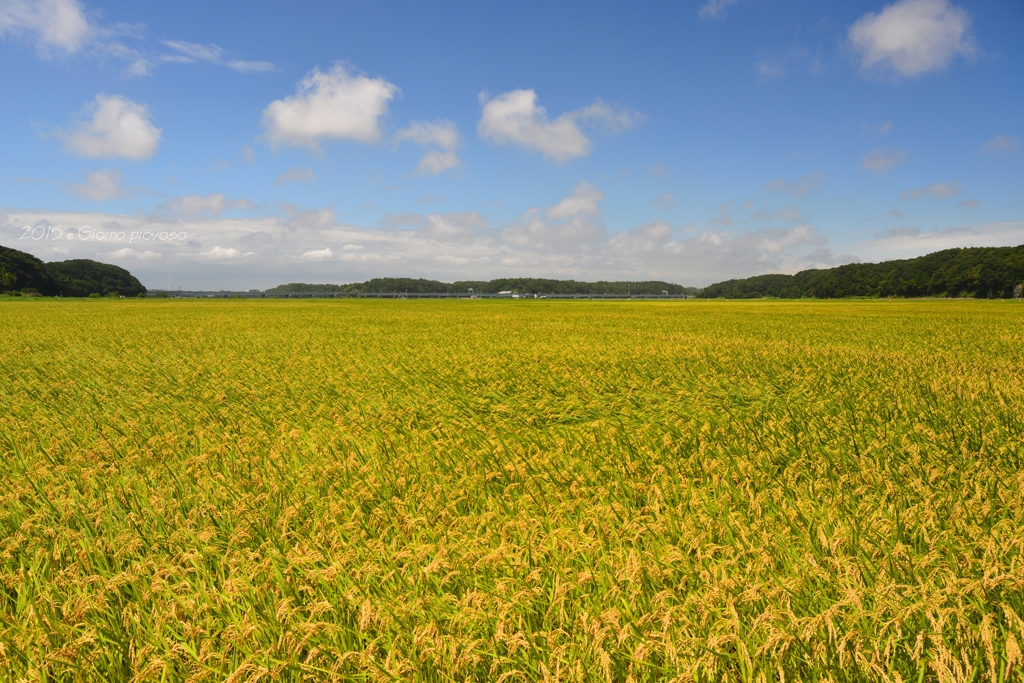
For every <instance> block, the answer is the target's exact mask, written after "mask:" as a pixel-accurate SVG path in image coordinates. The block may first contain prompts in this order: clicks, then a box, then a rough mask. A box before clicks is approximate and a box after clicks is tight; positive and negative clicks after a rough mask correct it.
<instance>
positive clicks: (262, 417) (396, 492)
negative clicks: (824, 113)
mask: <svg viewBox="0 0 1024 683" xmlns="http://www.w3.org/2000/svg"><path fill="white" fill-rule="evenodd" d="M1022 324H1024V305H1017V304H1014V303H1011V302H1005V303H1000V302H963V301H936V302H925V301H918V302H887V301H861V302H798V303H782V302H742V303H741V302H711V303H708V302H696V301H689V302H678V303H650V302H644V303H635V302H605V303H596V302H576V303H565V302H552V301H529V302H521V301H516V302H513V301H491V302H488V301H467V300H463V301H443V302H430V301H382V302H381V301H344V300H341V301H278V302H275V301H252V300H248V301H216V302H213V301H178V300H168V301H101V302H64V301H38V300H37V301H26V302H9V303H0V680H5V681H138V682H142V681H185V680H188V681H223V680H230V681H256V680H265V681H278V680H280V681H300V680H353V681H355V680H372V681H393V680H403V681H405V680H411V681H466V680H471V681H485V680H487V681H490V680H494V681H540V680H543V681H635V682H639V681H700V682H703V681H773V680H784V681H794V680H799V681H812V680H830V681H836V682H839V681H863V680H888V681H908V682H910V681H915V682H916V681H943V682H947V681H948V682H953V681H965V682H966V681H994V682H996V683H1001V682H1003V681H1010V680H1019V679H1020V676H1021V670H1022V669H1021V667H1022V664H1024V662H1022V660H1024V655H1022V652H1021V648H1022V644H1024V557H1022V550H1024V471H1022V469H1021V457H1022V447H1021V442H1022V441H1024V417H1022V414H1021V406H1024V343H1022V342H1024V325H1022Z"/></svg>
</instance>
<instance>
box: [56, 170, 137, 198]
mask: <svg viewBox="0 0 1024 683" xmlns="http://www.w3.org/2000/svg"><path fill="white" fill-rule="evenodd" d="M120 182H121V172H120V171H117V170H110V169H104V170H102V171H91V172H89V173H86V175H85V182H84V183H83V184H81V185H72V186H71V187H69V188H68V189H69V190H70V191H71V192H72V193H74V194H77V195H79V196H82V197H86V198H87V199H91V200H93V201H96V202H102V201H106V200H108V199H116V198H117V197H123V196H125V193H124V192H123V191H122V190H121V187H120V185H119V183H120Z"/></svg>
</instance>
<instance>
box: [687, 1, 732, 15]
mask: <svg viewBox="0 0 1024 683" xmlns="http://www.w3.org/2000/svg"><path fill="white" fill-rule="evenodd" d="M737 2H739V0H708V1H707V3H706V4H704V5H702V6H701V8H700V9H699V10H697V14H699V15H700V17H701V19H721V18H723V17H724V16H725V10H726V9H727V8H729V7H732V6H733V5H735V4H736V3H737Z"/></svg>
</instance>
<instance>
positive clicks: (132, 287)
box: [0, 246, 146, 296]
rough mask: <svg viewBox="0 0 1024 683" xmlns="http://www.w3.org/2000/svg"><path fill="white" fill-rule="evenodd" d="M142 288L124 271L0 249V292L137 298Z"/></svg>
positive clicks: (112, 266)
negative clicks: (46, 260)
mask: <svg viewBox="0 0 1024 683" xmlns="http://www.w3.org/2000/svg"><path fill="white" fill-rule="evenodd" d="M145 291H146V288H145V287H143V286H142V283H141V282H139V281H138V280H137V279H136V278H135V277H134V276H133V275H132V274H131V273H129V272H128V271H127V270H125V269H124V268H120V267H118V266H114V265H110V264H109V263H100V262H98V261H91V260H89V259H72V260H70V261H54V262H52V263H43V262H42V261H40V260H39V259H37V258H36V257H35V256H33V255H32V254H26V253H25V252H23V251H18V250H17V249H11V248H9V247H4V246H0V292H16V293H18V294H40V295H43V296H89V295H90V294H98V295H99V296H110V295H119V296H138V295H139V294H143V293H145Z"/></svg>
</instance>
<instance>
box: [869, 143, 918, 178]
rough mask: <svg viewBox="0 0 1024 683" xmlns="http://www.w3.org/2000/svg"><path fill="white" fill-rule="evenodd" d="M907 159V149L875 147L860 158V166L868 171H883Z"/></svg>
mask: <svg viewBox="0 0 1024 683" xmlns="http://www.w3.org/2000/svg"><path fill="white" fill-rule="evenodd" d="M906 160H907V151H906V150H903V149H881V148H879V147H875V148H874V149H873V150H871V151H870V152H868V153H867V154H865V155H864V158H862V159H861V160H860V167H861V168H864V169H867V170H869V171H878V172H879V173H884V172H885V171H888V170H889V169H890V168H894V167H896V166H899V165H901V164H903V163H904V162H905V161H906Z"/></svg>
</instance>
